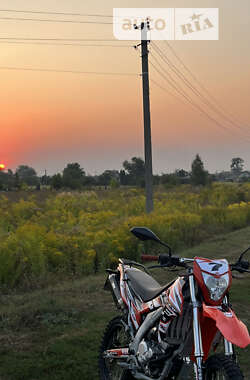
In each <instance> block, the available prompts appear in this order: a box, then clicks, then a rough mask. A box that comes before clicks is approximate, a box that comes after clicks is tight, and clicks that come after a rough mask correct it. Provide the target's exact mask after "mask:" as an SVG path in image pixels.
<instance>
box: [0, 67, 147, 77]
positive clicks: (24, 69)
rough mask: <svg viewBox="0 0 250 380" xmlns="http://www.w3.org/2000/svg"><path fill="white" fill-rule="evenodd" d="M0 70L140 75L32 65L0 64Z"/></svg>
mask: <svg viewBox="0 0 250 380" xmlns="http://www.w3.org/2000/svg"><path fill="white" fill-rule="evenodd" d="M0 70H13V71H41V72H52V73H70V74H86V75H87V74H90V75H121V76H138V77H139V76H140V74H136V73H115V72H99V71H78V70H57V69H44V68H33V67H14V66H0Z"/></svg>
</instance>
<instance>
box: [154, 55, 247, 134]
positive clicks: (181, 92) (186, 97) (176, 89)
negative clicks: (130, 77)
mask: <svg viewBox="0 0 250 380" xmlns="http://www.w3.org/2000/svg"><path fill="white" fill-rule="evenodd" d="M150 63H151V65H152V67H153V68H154V69H155V71H157V72H158V74H160V75H161V77H162V78H164V79H165V80H166V81H167V82H168V83H169V84H170V86H172V87H173V88H174V89H175V91H176V92H178V93H179V94H180V95H181V96H182V97H184V98H185V99H186V100H187V101H188V102H189V103H190V104H191V105H192V106H193V107H195V108H196V109H198V110H199V111H200V113H202V114H204V115H205V116H206V118H207V119H209V120H210V121H212V122H213V123H214V124H216V125H217V126H218V127H220V128H222V129H224V130H226V131H227V132H231V133H232V132H235V131H232V130H231V129H229V128H227V127H226V126H224V125H223V124H221V123H220V122H218V121H217V120H216V119H215V118H214V117H213V116H211V115H210V114H209V113H207V112H206V111H205V110H204V109H203V108H201V107H200V106H199V104H197V103H196V102H194V101H193V99H191V98H190V97H189V95H187V93H186V92H185V91H184V90H183V89H182V88H180V86H179V85H178V83H177V82H176V81H175V80H174V79H173V78H172V77H171V75H170V74H169V73H167V75H168V76H169V78H168V77H167V76H166V75H165V74H164V73H162V72H161V71H160V70H159V69H158V68H157V67H156V66H155V65H154V64H153V63H152V62H150ZM245 139H248V137H246V136H245ZM248 141H250V140H248Z"/></svg>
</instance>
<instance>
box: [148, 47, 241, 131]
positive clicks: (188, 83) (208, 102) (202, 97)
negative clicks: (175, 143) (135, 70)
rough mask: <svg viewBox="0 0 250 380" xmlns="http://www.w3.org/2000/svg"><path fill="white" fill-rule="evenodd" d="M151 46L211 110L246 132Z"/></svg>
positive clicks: (161, 53)
mask: <svg viewBox="0 0 250 380" xmlns="http://www.w3.org/2000/svg"><path fill="white" fill-rule="evenodd" d="M153 48H154V49H156V50H157V52H158V54H159V55H160V57H161V59H162V60H164V61H165V62H166V63H167V65H168V66H169V67H170V69H171V70H172V71H173V72H174V73H175V75H177V76H178V77H179V78H180V79H181V80H182V81H183V82H184V83H185V84H186V86H187V87H189V88H190V89H191V91H192V92H193V93H194V94H195V95H196V96H197V97H198V98H200V100H201V101H202V102H203V103H204V104H205V105H207V106H208V107H209V108H211V109H212V110H213V112H215V113H216V114H217V115H218V116H220V117H222V118H223V119H225V120H226V121H227V122H228V123H230V124H231V125H232V126H233V127H234V128H237V129H240V130H242V131H243V132H244V133H245V132H246V130H245V129H243V128H242V126H240V125H237V124H236V123H234V122H233V121H232V120H230V119H229V118H228V117H227V116H226V115H225V114H224V113H223V112H221V111H220V110H219V109H218V107H216V106H214V104H212V103H211V102H210V101H209V100H208V99H207V98H206V97H205V96H204V95H203V94H202V93H201V92H200V91H199V90H198V89H197V88H196V87H195V86H194V85H193V84H192V83H191V82H190V81H189V80H188V79H187V78H186V77H185V75H184V74H183V73H182V72H181V71H180V70H179V69H178V68H177V67H176V66H175V65H174V64H173V63H172V62H171V61H170V60H169V58H168V57H167V56H166V55H165V54H164V53H163V52H162V51H161V49H160V48H159V47H158V46H157V45H156V44H154V43H153Z"/></svg>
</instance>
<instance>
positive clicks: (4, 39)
mask: <svg viewBox="0 0 250 380" xmlns="http://www.w3.org/2000/svg"><path fill="white" fill-rule="evenodd" d="M7 40H10V41H76V42H106V41H107V42H115V41H117V42H119V43H121V42H122V41H120V40H116V39H114V38H113V39H107V38H60V37H59V38H51V37H49V38H40V37H35V38H34V37H0V41H7ZM131 41H133V40H131ZM125 42H127V41H125Z"/></svg>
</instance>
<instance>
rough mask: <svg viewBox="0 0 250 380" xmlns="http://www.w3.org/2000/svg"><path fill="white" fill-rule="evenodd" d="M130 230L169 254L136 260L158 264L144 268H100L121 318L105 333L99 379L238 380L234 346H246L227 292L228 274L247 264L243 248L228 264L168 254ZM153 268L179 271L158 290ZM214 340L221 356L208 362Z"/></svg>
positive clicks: (125, 264)
mask: <svg viewBox="0 0 250 380" xmlns="http://www.w3.org/2000/svg"><path fill="white" fill-rule="evenodd" d="M131 232H132V233H133V234H134V235H135V236H136V237H137V238H139V239H141V240H153V241H156V242H158V243H160V244H162V245H164V246H165V247H167V248H168V251H169V252H168V254H167V255H166V254H164V255H160V256H159V257H158V256H148V255H143V256H142V259H144V260H149V261H152V260H158V263H159V264H158V265H154V266H151V267H149V268H146V267H145V266H144V265H142V264H140V263H136V262H134V261H130V260H125V259H120V260H119V266H118V269H117V270H110V269H108V270H107V272H108V278H107V281H106V284H105V289H108V290H111V292H112V295H113V298H114V301H115V304H116V306H117V307H118V309H120V310H121V311H122V315H121V316H118V317H116V318H114V319H112V320H111V321H110V322H109V324H108V326H107V328H106V330H105V333H104V337H103V341H102V344H101V350H100V357H99V373H100V379H101V380H111V379H115V380H129V379H143V380H153V379H155V380H177V379H178V380H184V379H185V380H187V379H196V380H220V379H226V380H229V379H230V380H242V379H243V375H242V372H241V370H240V368H239V366H238V364H237V358H236V354H235V350H234V345H236V346H238V347H242V348H245V347H246V346H247V345H248V344H250V336H249V333H248V330H247V327H246V326H245V325H244V324H243V323H242V322H241V321H240V320H239V319H238V318H237V317H236V315H235V313H234V311H233V310H232V308H231V305H230V302H229V288H230V285H231V281H232V274H231V272H232V271H233V270H235V271H238V272H240V273H243V272H248V273H250V270H248V269H249V262H248V261H244V260H243V256H244V255H245V253H246V252H247V251H248V250H249V249H250V247H249V248H248V249H247V250H246V251H244V252H243V253H242V254H241V256H240V258H239V259H238V261H237V262H236V263H235V264H231V265H229V264H228V262H227V260H225V259H220V260H219V259H216V260H210V259H205V258H202V257H195V258H194V259H190V258H179V257H176V256H172V252H171V248H170V247H169V246H168V245H167V244H166V243H164V242H162V241H161V240H160V239H159V238H158V237H157V236H156V235H155V234H154V233H153V232H152V231H150V230H149V229H147V228H143V227H135V228H133V229H132V230H131ZM191 264H192V265H191ZM136 267H138V268H142V269H143V270H140V269H137V268H136ZM156 267H157V268H158V267H160V268H163V267H167V268H171V267H180V268H184V269H185V273H184V274H182V275H180V276H179V277H178V278H177V279H176V280H174V281H172V282H170V283H169V284H166V285H164V286H161V285H160V284H159V283H158V282H157V281H156V280H155V279H154V278H152V277H151V276H150V274H149V272H148V269H150V268H156ZM220 342H222V343H223V351H224V352H223V354H222V353H219V354H218V353H216V354H213V355H211V356H210V355H209V354H210V351H212V350H213V351H216V349H217V347H218V346H220Z"/></svg>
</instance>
